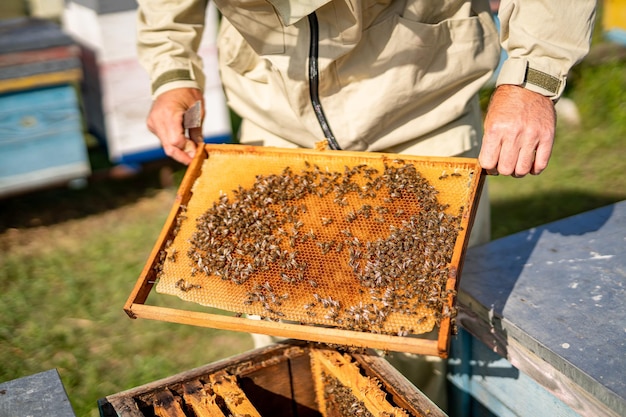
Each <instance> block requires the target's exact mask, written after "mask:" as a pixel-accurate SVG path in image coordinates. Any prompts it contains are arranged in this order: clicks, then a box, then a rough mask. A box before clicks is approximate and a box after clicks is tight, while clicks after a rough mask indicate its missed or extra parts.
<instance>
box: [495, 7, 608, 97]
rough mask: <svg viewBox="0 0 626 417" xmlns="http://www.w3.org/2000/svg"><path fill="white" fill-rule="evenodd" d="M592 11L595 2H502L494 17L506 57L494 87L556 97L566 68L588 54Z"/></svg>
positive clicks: (561, 92)
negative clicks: (498, 26)
mask: <svg viewBox="0 0 626 417" xmlns="http://www.w3.org/2000/svg"><path fill="white" fill-rule="evenodd" d="M595 9H596V2H595V0H503V1H502V2H501V3H500V9H499V13H498V17H499V20H500V27H501V35H500V36H501V39H500V40H501V44H502V47H503V48H504V50H505V51H506V52H507V59H506V60H505V61H504V63H503V65H502V68H501V70H500V73H499V75H498V79H497V81H496V85H501V84H513V85H519V86H522V87H525V88H527V89H529V90H532V91H534V92H537V93H540V94H542V95H544V96H546V97H549V98H551V99H552V100H554V101H556V100H558V98H559V97H560V96H561V94H563V90H564V88H565V83H566V79H567V74H568V72H569V71H570V69H571V68H572V67H573V66H574V65H576V63H578V62H580V60H582V59H583V57H584V56H585V55H586V54H587V53H588V52H589V46H590V41H591V34H592V31H593V25H594V21H595Z"/></svg>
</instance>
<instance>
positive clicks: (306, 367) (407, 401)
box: [98, 340, 444, 417]
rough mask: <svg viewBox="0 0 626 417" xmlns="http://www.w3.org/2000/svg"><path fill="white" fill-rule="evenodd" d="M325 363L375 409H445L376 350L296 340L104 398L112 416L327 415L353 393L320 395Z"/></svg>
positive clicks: (429, 412) (431, 412)
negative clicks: (353, 349)
mask: <svg viewBox="0 0 626 417" xmlns="http://www.w3.org/2000/svg"><path fill="white" fill-rule="evenodd" d="M315 368H317V369H315ZM322 368H323V371H324V372H327V373H330V374H332V375H333V378H335V379H337V381H338V382H339V383H340V384H341V385H342V386H344V387H346V388H347V390H349V392H350V393H351V394H352V395H353V396H354V400H356V401H360V402H361V403H363V405H365V406H366V408H367V410H368V411H370V412H371V413H372V414H373V415H396V416H401V415H411V416H415V417H421V416H431V417H443V416H444V413H443V412H442V411H441V410H439V409H438V408H437V406H436V405H435V404H433V403H432V402H431V401H430V400H429V399H428V398H427V397H426V396H425V395H424V394H422V393H421V392H420V391H419V390H417V389H416V388H415V386H413V385H412V384H411V383H410V382H409V381H408V380H407V379H406V378H404V377H403V376H402V375H400V373H399V372H398V371H397V370H396V369H394V368H393V367H392V366H391V365H390V364H389V362H387V361H386V360H385V359H384V358H382V357H380V356H378V355H377V354H376V353H375V352H372V351H367V352H363V353H346V352H344V353H342V352H339V351H336V350H334V349H331V348H329V347H327V346H325V345H319V344H310V343H304V342H300V341H295V340H286V341H283V342H281V343H277V344H274V345H271V346H267V347H264V348H259V349H256V350H253V351H249V352H245V353H243V354H240V355H237V356H234V357H232V358H227V359H223V360H221V361H218V362H215V363H212V364H209V365H205V366H202V367H199V368H196V369H192V370H189V371H186V372H183V373H180V374H178V375H174V376H170V377H168V378H165V379H162V380H158V381H154V382H150V383H148V384H146V385H143V386H139V387H135V388H132V389H130V390H127V391H123V392H119V393H116V394H112V395H109V396H107V397H105V398H102V399H100V400H99V401H98V404H99V407H100V411H101V414H102V415H103V416H107V417H108V416H120V417H145V415H156V416H159V417H185V416H187V415H194V416H225V415H249V416H261V415H273V416H274V415H281V416H292V415H302V416H319V415H322V416H324V415H327V414H328V413H327V411H328V409H327V408H326V405H327V404H326V401H330V402H331V404H333V403H334V404H335V405H336V404H337V403H339V402H341V401H346V400H347V399H339V398H334V399H324V398H323V395H322V398H321V402H320V396H319V395H316V391H324V389H325V387H324V380H323V379H320V378H321V375H320V370H321V369H322ZM360 390H361V391H360ZM390 412H391V414H385V413H390Z"/></svg>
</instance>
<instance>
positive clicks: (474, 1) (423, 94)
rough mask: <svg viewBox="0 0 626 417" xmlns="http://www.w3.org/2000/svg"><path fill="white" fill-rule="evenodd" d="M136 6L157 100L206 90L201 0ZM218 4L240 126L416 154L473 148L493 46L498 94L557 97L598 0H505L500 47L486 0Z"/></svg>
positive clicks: (227, 76) (152, 0)
mask: <svg viewBox="0 0 626 417" xmlns="http://www.w3.org/2000/svg"><path fill="white" fill-rule="evenodd" d="M139 4H140V9H139V32H138V38H139V55H140V59H141V61H142V64H143V65H144V66H145V68H146V69H147V70H148V72H149V73H150V75H151V80H152V86H153V95H154V96H156V95H158V94H160V93H162V92H164V91H167V90H170V89H173V88H176V87H185V86H186V87H197V88H202V87H203V84H204V76H203V74H202V69H201V68H202V64H201V62H200V59H199V57H198V56H197V54H196V53H195V51H196V50H197V48H198V42H199V39H200V34H201V31H202V30H203V25H202V24H203V22H204V12H205V9H206V6H207V1H206V0H140V1H139ZM215 4H216V5H217V8H218V9H219V10H220V12H221V13H222V15H223V17H224V19H222V24H221V27H220V33H219V38H218V48H219V65H220V75H221V79H222V83H223V85H224V89H225V92H226V95H227V99H228V103H229V105H230V106H231V107H232V108H233V110H234V111H235V112H236V113H238V114H239V115H240V116H242V117H243V118H244V119H247V120H249V121H251V122H252V123H254V124H255V125H257V126H259V127H260V128H261V129H263V130H265V131H267V132H271V133H272V134H273V135H276V136H278V137H282V138H285V139H287V140H289V141H290V142H293V143H295V144H296V145H298V146H303V147H309V148H311V147H313V146H314V144H315V143H316V142H318V141H320V140H321V139H324V137H325V136H326V137H328V131H330V132H331V134H332V135H333V136H334V138H336V141H337V142H338V145H339V147H340V148H342V149H350V150H359V151H382V150H387V151H389V150H391V151H398V150H401V149H403V147H407V146H414V145H415V144H417V145H424V146H421V147H420V146H417V148H414V149H417V152H419V153H422V154H437V155H457V154H461V153H463V152H467V151H468V150H469V149H472V148H476V147H477V146H478V141H479V138H478V137H477V136H478V135H477V132H479V131H480V126H479V125H480V124H481V120H480V116H479V112H476V111H475V110H476V109H475V107H476V100H475V97H476V93H477V92H478V91H479V89H480V88H481V87H482V86H483V85H484V84H485V82H486V81H487V80H488V79H489V78H490V77H491V75H492V73H493V71H494V69H495V68H496V66H497V64H498V62H499V59H500V43H501V44H502V46H503V47H504V48H505V50H506V52H507V56H508V58H507V59H506V61H505V62H504V64H503V66H502V68H501V71H500V73H499V77H498V80H497V84H498V85H499V84H515V85H520V86H523V87H525V88H528V89H530V90H533V91H535V92H538V93H541V94H543V95H545V96H547V97H550V98H552V99H554V100H556V99H558V98H559V97H560V95H561V94H562V92H563V89H564V87H565V82H566V77H567V74H568V72H569V70H570V68H571V67H572V66H573V65H574V64H575V63H577V62H578V61H579V60H580V59H582V57H584V55H585V54H586V53H587V51H588V48H589V40H590V36H591V31H592V28H593V22H594V13H595V1H593V0H575V1H572V0H504V1H502V2H501V5H500V11H499V19H500V22H501V35H500V39H499V38H498V32H497V30H496V26H495V24H494V21H493V18H492V14H491V11H490V7H489V2H488V1H487V0H437V1H432V0H300V1H298V0H215ZM316 58H317V59H316ZM315 64H317V66H315ZM312 65H313V67H311V66H312ZM316 80H317V85H316V84H315V81H316ZM314 104H315V105H316V106H317V110H318V111H317V112H316V111H315V110H316V107H315V106H314ZM320 109H321V110H320ZM320 116H323V118H322V119H320ZM207 120H208V122H209V123H210V117H209V119H207ZM325 124H327V126H328V127H329V129H328V130H325V129H324V127H325V126H324V125H325ZM450 132H452V133H450Z"/></svg>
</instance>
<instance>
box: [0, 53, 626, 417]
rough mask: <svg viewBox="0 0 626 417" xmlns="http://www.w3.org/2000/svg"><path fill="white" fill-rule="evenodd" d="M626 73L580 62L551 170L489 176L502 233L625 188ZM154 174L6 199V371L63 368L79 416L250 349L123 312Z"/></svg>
mask: <svg viewBox="0 0 626 417" xmlns="http://www.w3.org/2000/svg"><path fill="white" fill-rule="evenodd" d="M625 74H626V71H624V63H623V62H614V61H610V60H609V61H608V62H603V63H602V64H601V65H587V64H585V63H583V64H582V65H581V66H579V67H578V68H576V71H575V72H574V74H573V77H572V82H571V84H570V88H569V89H568V91H567V96H568V97H569V98H571V99H573V100H574V101H575V102H576V103H577V105H578V106H579V110H580V113H581V115H582V124H581V126H579V127H572V126H567V125H565V124H564V123H560V124H559V126H558V133H557V139H556V145H555V148H554V153H553V157H552V160H551V163H550V166H549V167H548V169H547V170H546V171H545V172H544V173H543V174H542V175H540V176H538V177H530V176H529V177H526V178H523V179H512V178H505V177H493V178H490V191H491V200H492V215H493V221H492V223H493V235H494V237H496V238H497V237H501V236H505V235H508V234H511V233H514V232H517V231H521V230H525V229H527V228H530V227H534V226H537V225H541V224H544V223H547V222H550V221H553V220H557V219H559V218H563V217H566V216H569V215H572V214H575V213H579V212H582V211H586V210H590V209H593V208H595V207H599V206H603V205H606V204H610V203H612V202H616V201H620V200H623V199H625V198H626V176H625V175H624V168H625V167H626V164H625V163H624V159H625V158H626V148H625V146H624V138H625V137H626V116H625V115H626V108H625V107H626V95H625V94H626V93H625V92H626V75H625ZM175 171H176V172H175V174H176V175H177V177H178V178H180V175H181V172H182V169H181V168H180V167H178V166H175ZM155 173H156V171H155V170H146V172H144V173H143V174H141V175H139V176H138V177H133V178H130V179H124V180H110V179H107V180H104V181H97V182H94V183H92V184H90V186H89V187H88V188H86V189H83V190H69V189H50V190H43V191H40V192H34V193H30V194H27V195H23V196H19V197H14V198H10V199H5V200H4V201H2V202H0V306H1V307H0V313H1V314H0V358H1V359H0V381H7V380H11V379H15V378H19V377H23V376H26V375H30V374H33V373H36V372H41V371H45V370H48V369H51V368H57V369H58V370H59V373H60V375H61V378H62V381H63V384H64V385H65V388H66V390H67V393H68V396H69V398H70V401H71V402H72V405H73V407H74V410H75V412H76V414H77V415H78V416H97V415H98V410H97V407H96V401H97V399H98V398H102V397H104V396H106V395H109V394H113V393H116V392H119V391H122V390H125V389H128V388H131V387H135V386H137V385H141V384H144V383H147V382H151V381H154V380H156V379H159V378H163V377H166V376H170V375H173V374H175V373H178V372H182V371H185V370H188V369H191V368H193V367H196V366H200V365H203V364H206V363H210V362H213V361H215V360H218V359H221V358H224V357H228V356H231V355H233V354H235V353H237V352H242V351H245V350H248V349H250V348H251V347H252V343H251V340H250V337H249V335H247V334H243V333H236V332H226V331H218V330H212V329H204V328H196V327H191V326H184V325H175V324H169V323H163V322H154V321H149V320H131V319H129V318H128V317H127V316H126V315H125V314H124V312H123V311H122V306H123V304H124V302H125V301H126V298H127V297H128V294H129V293H130V290H131V289H132V286H133V285H134V282H135V281H136V279H137V277H138V276H139V273H140V271H141V268H142V267H143V265H144V263H145V261H146V259H147V257H148V254H149V251H150V250H151V248H152V245H153V244H154V242H155V240H156V238H157V236H158V233H159V231H160V229H161V227H162V226H163V223H164V221H165V218H166V216H167V213H168V211H169V208H170V206H171V204H172V203H173V199H174V194H175V192H174V189H173V188H166V189H163V188H162V187H160V185H159V181H158V175H156V174H155ZM176 301H177V300H174V301H173V302H176Z"/></svg>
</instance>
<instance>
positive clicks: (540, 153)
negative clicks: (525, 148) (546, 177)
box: [530, 144, 552, 175]
mask: <svg viewBox="0 0 626 417" xmlns="http://www.w3.org/2000/svg"><path fill="white" fill-rule="evenodd" d="M551 155H552V144H549V145H547V144H540V145H539V146H538V147H537V151H536V153H535V160H534V163H533V166H532V168H531V170H530V173H531V174H532V175H539V174H541V173H542V172H543V170H545V169H546V167H547V166H548V162H549V161H550V156H551Z"/></svg>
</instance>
